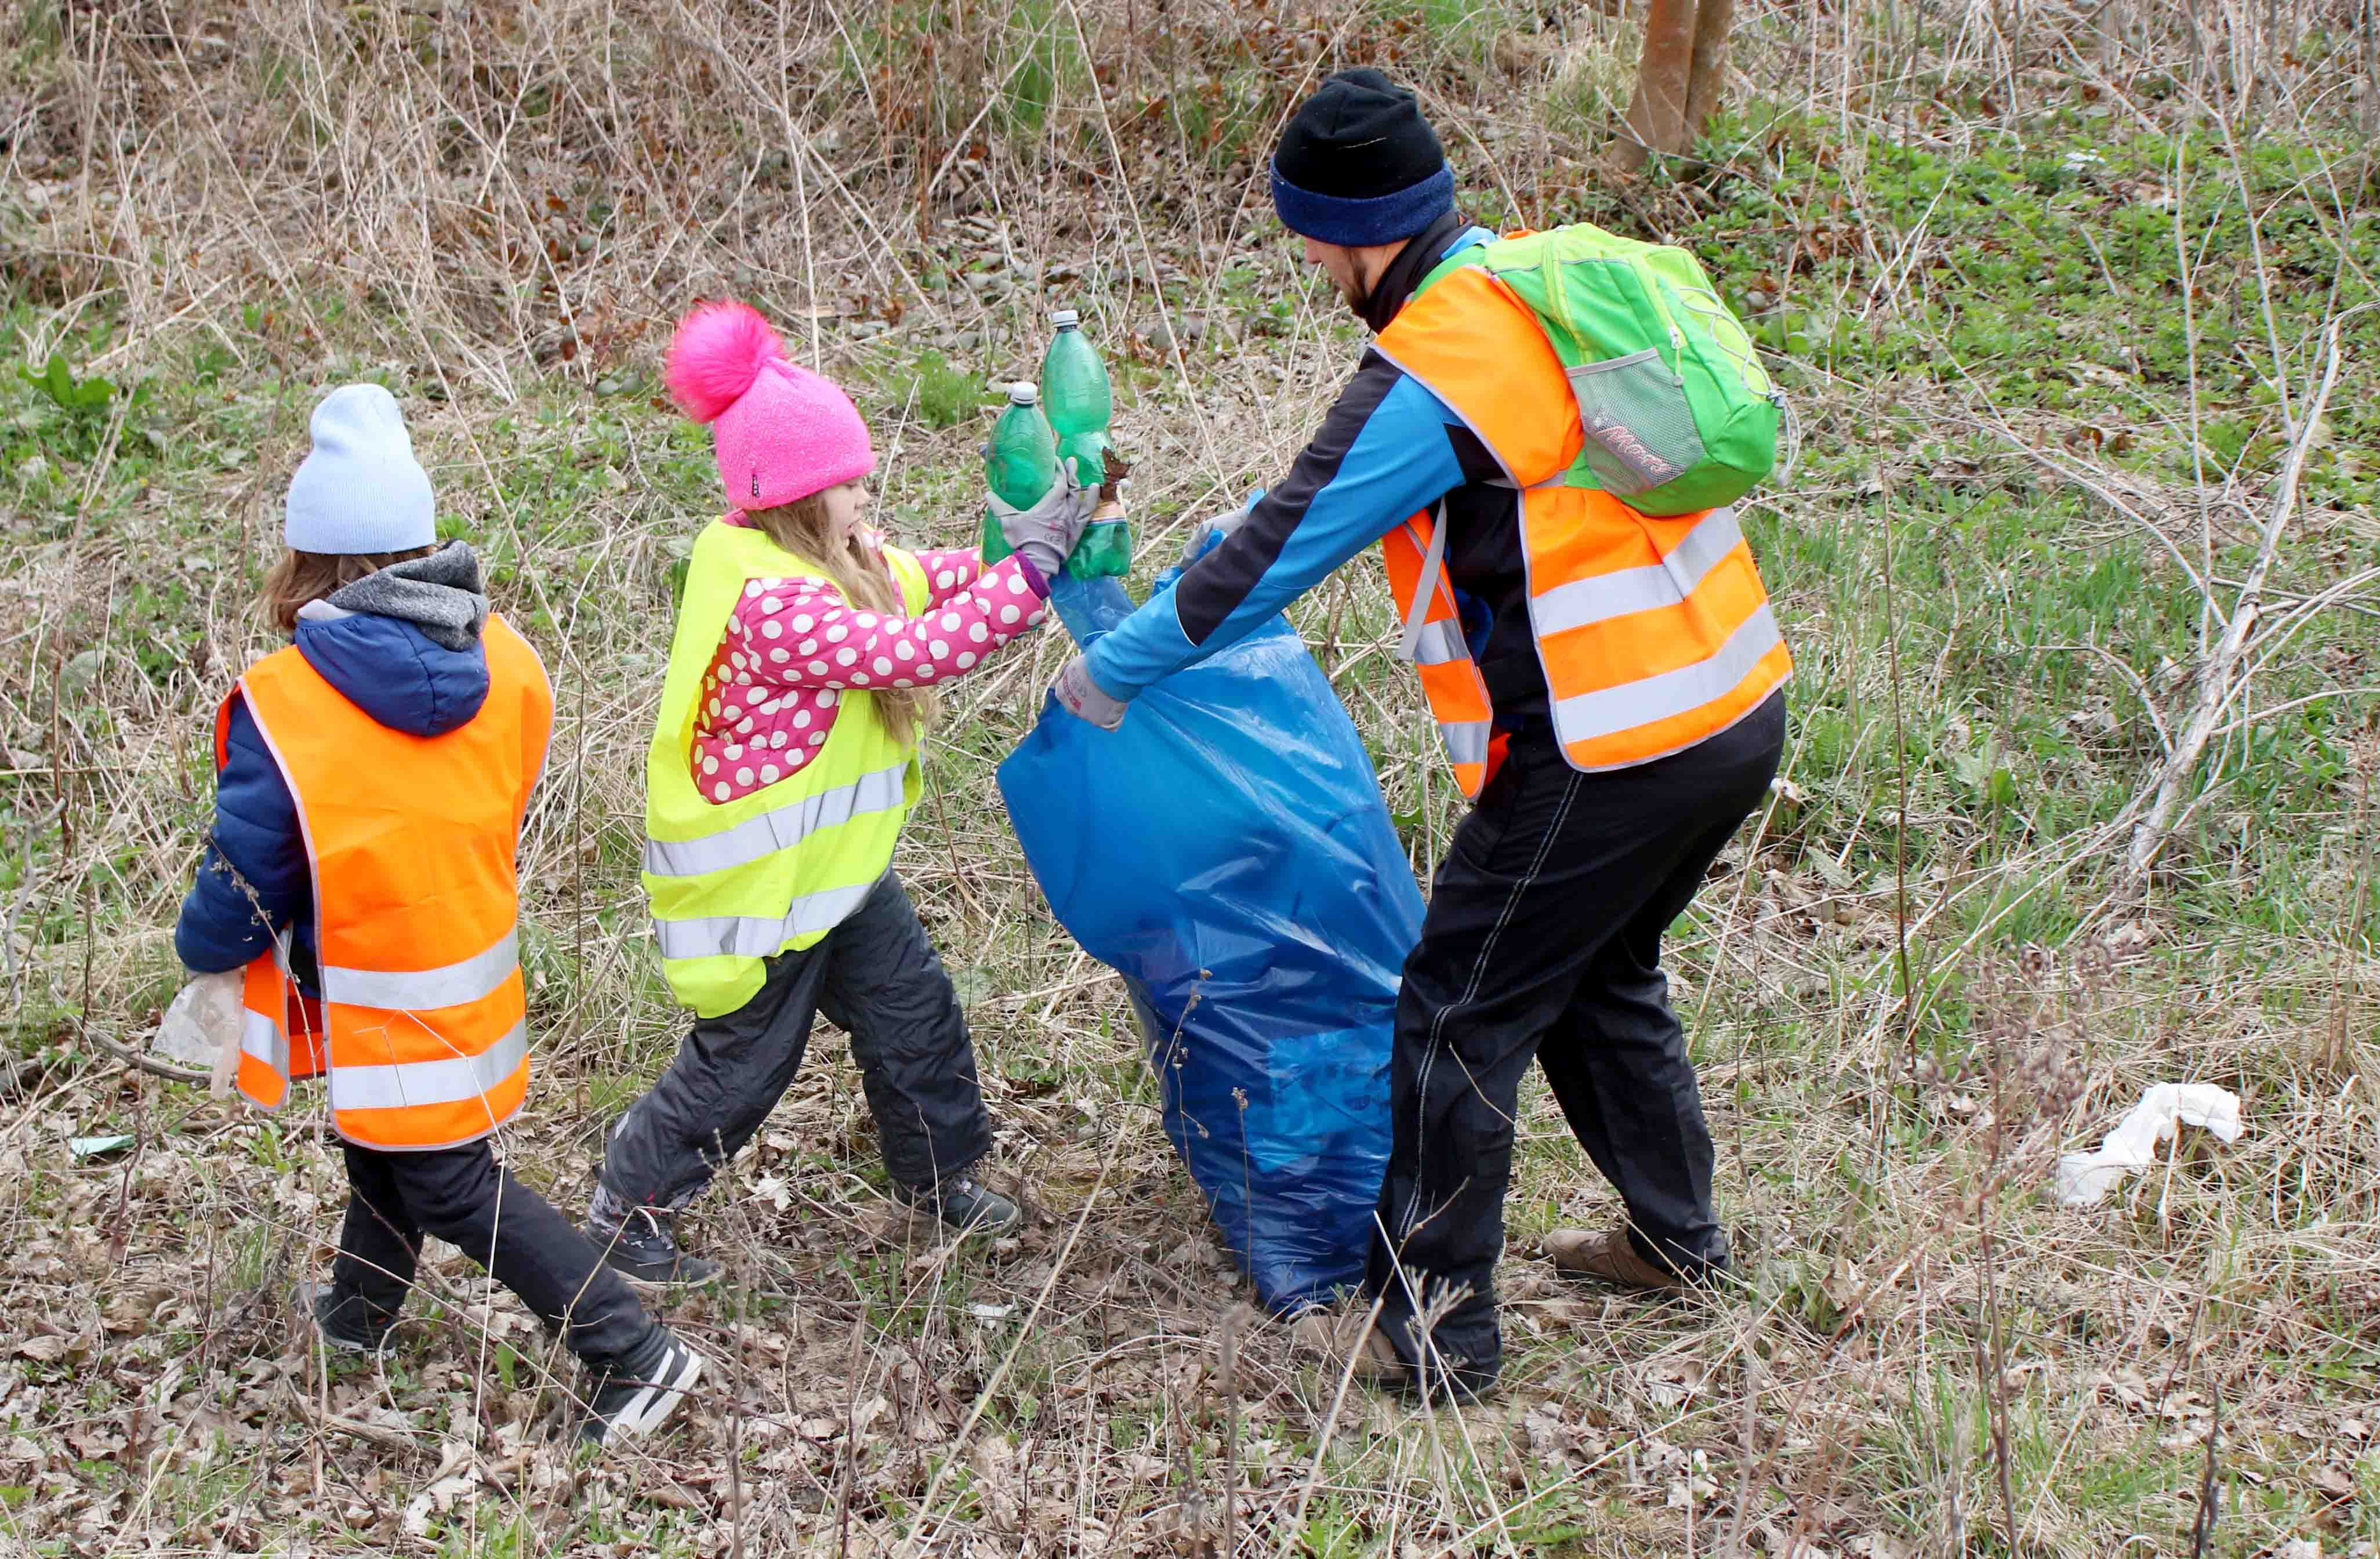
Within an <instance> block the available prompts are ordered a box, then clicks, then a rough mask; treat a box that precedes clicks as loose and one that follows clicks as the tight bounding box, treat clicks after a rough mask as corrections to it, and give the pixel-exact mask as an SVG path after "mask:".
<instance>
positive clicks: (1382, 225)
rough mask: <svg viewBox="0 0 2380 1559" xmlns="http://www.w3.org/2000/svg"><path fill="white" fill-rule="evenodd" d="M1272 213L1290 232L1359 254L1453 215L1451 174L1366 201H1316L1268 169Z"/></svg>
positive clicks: (1319, 198) (1449, 171)
mask: <svg viewBox="0 0 2380 1559" xmlns="http://www.w3.org/2000/svg"><path fill="white" fill-rule="evenodd" d="M1272 207H1273V210H1275V211H1277V212H1279V213H1281V225H1282V226H1284V227H1287V228H1288V229H1289V230H1290V231H1291V232H1293V233H1297V234H1301V235H1303V236H1304V237H1305V238H1319V239H1320V240H1322V241H1323V242H1324V243H1326V244H1343V245H1345V246H1346V247H1347V248H1349V249H1360V248H1362V247H1363V246H1364V245H1366V244H1392V243H1395V242H1397V241H1398V240H1399V239H1402V238H1412V237H1413V236H1414V235H1415V234H1416V233H1418V232H1421V231H1422V230H1423V229H1424V228H1426V227H1427V226H1428V225H1430V224H1431V223H1433V222H1436V221H1437V220H1438V219H1439V217H1441V216H1443V215H1445V214H1446V213H1448V212H1450V211H1452V210H1453V209H1454V172H1453V170H1452V169H1451V168H1443V167H1442V168H1439V170H1438V171H1437V172H1436V173H1434V174H1432V175H1430V176H1429V177H1427V178H1425V179H1423V180H1422V181H1421V182H1420V183H1419V184H1414V185H1408V186H1407V187H1406V188H1404V189H1397V190H1392V191H1390V193H1388V194H1386V195H1377V196H1374V197H1373V198H1372V199H1370V200H1368V201H1354V200H1349V199H1347V198H1345V197H1343V196H1340V195H1318V194H1316V193H1315V192H1314V191H1313V190H1311V189H1299V188H1298V187H1297V186H1296V185H1294V184H1292V183H1291V182H1289V180H1287V179H1285V178H1283V177H1281V168H1280V165H1279V164H1275V165H1274V167H1273V169H1272Z"/></svg>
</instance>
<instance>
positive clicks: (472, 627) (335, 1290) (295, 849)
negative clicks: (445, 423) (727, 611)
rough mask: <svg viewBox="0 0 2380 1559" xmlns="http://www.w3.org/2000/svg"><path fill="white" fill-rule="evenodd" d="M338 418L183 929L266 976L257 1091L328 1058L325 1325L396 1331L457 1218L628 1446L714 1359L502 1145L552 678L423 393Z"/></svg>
mask: <svg viewBox="0 0 2380 1559" xmlns="http://www.w3.org/2000/svg"><path fill="white" fill-rule="evenodd" d="M311 431H312V433H313V449H312V451H311V452H310V454H309V455H308V456H307V457H306V460H305V462H304V464H302V465H300V466H299V467H298V469H297V477H296V479H295V480H294V481H291V483H290V487H289V502H288V510H287V518H286V521H285V527H284V535H285V539H286V541H287V542H288V546H289V551H288V552H287V553H286V554H285V555H284V557H283V559H282V561H281V563H280V564H279V565H278V566H276V567H275V568H274V569H273V574H272V576H271V578H270V579H267V581H266V584H265V605H266V608H267V610H268V613H269V614H270V615H271V616H272V617H273V621H274V624H275V626H276V627H279V628H280V629H281V631H283V632H284V633H287V634H290V635H292V637H293V639H294V640H295V642H293V643H292V644H290V645H289V646H288V647H287V648H285V649H283V650H281V651H278V652H275V653H273V654H270V655H267V656H265V657H264V659H262V660H261V661H259V662H257V663H256V664H254V665H252V666H250V667H249V668H248V670H247V672H246V673H245V674H244V675H242V676H241V677H240V679H239V684H238V686H237V688H234V689H233V690H232V692H231V693H230V694H229V696H227V697H226V698H225V700H224V701H223V706H222V708H221V710H220V711H219V712H218V713H217V716H216V721H215V765H216V769H217V778H216V786H215V822H214V827H213V828H212V831H211V832H210V833H209V834H208V838H207V848H206V855H205V858H204V859H203V860H202V861H201V863H200V868H199V876H198V882H197V883H196V885H195V886H193V887H192V888H191V890H190V895H189V897H188V899H187V900H186V901H185V902H184V904H183V906H182V915H181V920H180V923H179V924H178V925H177V926H176V930H175V946H176V950H177V951H178V952H179V953H180V955H181V958H182V962H183V963H184V964H185V965H186V966H188V968H191V969H192V970H194V971H197V972H199V973H200V975H201V976H207V975H222V974H228V973H230V972H231V971H235V970H240V971H244V973H242V974H241V976H240V983H241V1007H242V1009H243V1010H242V1014H241V1025H240V1029H239V1032H238V1034H237V1041H238V1045H239V1050H238V1054H237V1079H238V1085H239V1090H240V1091H241V1092H242V1093H243V1094H245V1095H247V1096H248V1098H249V1100H251V1101H252V1102H255V1103H257V1104H259V1105H261V1106H262V1107H263V1108H265V1109H268V1110H277V1109H279V1108H280V1107H281V1106H282V1104H283V1103H284V1102H285V1100H286V1099H287V1097H288V1094H289V1090H290V1084H291V1082H292V1081H293V1080H294V1079H296V1078H308V1077H315V1076H322V1075H327V1077H328V1079H329V1091H330V1108H331V1124H332V1125H333V1127H335V1128H336V1130H337V1131H338V1134H339V1136H340V1138H341V1139H343V1148H344V1151H345V1153H346V1167H347V1180H348V1184H349V1186H350V1188H352V1190H353V1193H354V1194H353V1197H352V1198H351V1200H349V1201H348V1203H347V1212H346V1223H345V1224H344V1226H343V1228H342V1230H341V1233H340V1236H339V1253H338V1260H337V1261H336V1262H335V1264H334V1267H333V1269H332V1281H331V1282H330V1283H329V1284H328V1285H311V1284H309V1285H305V1286H304V1288H303V1289H302V1290H301V1293H300V1298H301V1301H302V1302H303V1303H304V1304H305V1305H306V1307H307V1309H308V1310H309V1311H310V1320H311V1321H312V1322H313V1324H314V1327H315V1329H316V1332H317V1334H319V1335H320V1336H321V1338H322V1342H323V1343H324V1345H325V1346H330V1347H334V1348H337V1349H340V1350H343V1351H348V1352H376V1351H378V1350H379V1349H380V1348H381V1347H382V1346H383V1345H384V1344H385V1343H386V1342H387V1340H388V1336H389V1334H390V1332H391V1331H392V1329H394V1327H395V1324H396V1320H397V1312H398V1309H399V1308H400V1307H401V1306H402V1305H403V1304H404V1303H405V1298H406V1295H407V1291H408V1290H409V1289H410V1288H411V1286H412V1282H413V1276H414V1269H415V1265H416V1263H417V1262H418V1261H419V1259H420V1255H421V1242H422V1236H424V1235H435V1236H438V1237H439V1238H441V1239H443V1240H446V1241H449V1242H450V1243H452V1244H455V1245H457V1246H460V1247H461V1248H462V1249H463V1250H464V1252H465V1253H466V1254H468V1256H470V1257H471V1258H472V1259H473V1260H474V1261H478V1262H480V1264H481V1265H482V1266H484V1267H486V1268H488V1269H489V1271H491V1272H492V1273H494V1275H495V1277H496V1280H497V1281H498V1282H500V1283H502V1284H503V1285H504V1286H505V1287H507V1288H509V1289H511V1290H512V1291H513V1292H514V1293H515V1294H516V1295H518V1296H519V1297H520V1298H521V1299H522V1301H523V1302H524V1303H526V1304H527V1305H528V1307H529V1309H532V1310H534V1311H535V1312H536V1313H537V1315H538V1317H539V1318H540V1320H542V1321H544V1322H545V1323H546V1324H547V1325H548V1326H549V1327H552V1328H554V1329H556V1330H558V1331H559V1332H560V1333H561V1334H562V1335H563V1338H564V1340H565V1342H566V1343H567V1344H568V1346H569V1347H570V1348H571V1350H572V1351H573V1352H575V1353H576V1354H577V1355H578V1357H579V1358H580V1359H581V1360H582V1361H583V1362H585V1364H586V1365H587V1366H588V1369H589V1375H590V1377H591V1381H590V1390H589V1396H588V1404H587V1406H588V1413H587V1415H586V1418H585V1420H584V1423H583V1426H582V1428H581V1431H580V1432H581V1433H582V1435H583V1436H584V1437H585V1438H587V1439H589V1440H592V1441H595V1442H598V1443H612V1442H615V1441H619V1440H623V1439H625V1438H627V1437H629V1436H632V1435H636V1434H639V1433H642V1432H644V1431H647V1430H650V1429H651V1428H653V1427H654V1426H656V1425H658V1424H659V1423H661V1421H662V1419H666V1418H667V1417H668V1416H669V1415H670V1413H671V1411H672V1410H673V1409H674V1408H675V1407H676V1406H677V1405H678V1403H679V1402H680V1401H681V1400H682V1399H683V1398H684V1396H685V1395H686V1391H687V1390H688V1388H689V1387H691V1386H692V1385H693V1383H694V1382H695V1381H696V1379H697V1378H698V1377H699V1376H700V1374H701V1373H702V1370H703V1361H702V1359H701V1358H700V1356H698V1354H696V1353H695V1352H694V1351H693V1350H692V1349H690V1348H688V1347H687V1346H686V1345H685V1344H684V1343H683V1342H681V1341H679V1340H678V1338H677V1337H676V1336H674V1334H671V1333H670V1331H669V1330H668V1329H667V1328H665V1327H663V1326H662V1325H660V1324H659V1323H657V1322H655V1321H653V1320H652V1319H651V1318H650V1317H649V1316H648V1315H646V1314H645V1312H644V1309H643V1307H641V1306H640V1305H638V1304H637V1299H636V1297H635V1296H634V1295H633V1294H632V1293H630V1291H629V1289H628V1286H627V1284H626V1282H625V1280H624V1279H622V1278H621V1277H620V1276H619V1274H617V1273H614V1272H613V1271H612V1270H611V1269H610V1268H609V1267H607V1266H605V1265H604V1264H603V1260H602V1257H601V1253H600V1252H599V1251H598V1250H597V1249H596V1248H595V1247H594V1245H593V1244H592V1243H590V1242H589V1240H588V1238H587V1236H585V1235H583V1234H581V1233H580V1232H579V1231H578V1229H577V1227H576V1226H575V1225H574V1224H571V1223H570V1222H569V1221H568V1220H567V1219H565V1218H564V1217H563V1215H562V1214H561V1213H560V1212H556V1211H555V1210H554V1209H553V1207H552V1206H551V1205H550V1204H548V1203H547V1201H546V1200H545V1199H544V1198H542V1197H540V1196H539V1195H538V1194H537V1193H536V1192H535V1191H533V1190H531V1189H530V1188H528V1187H527V1186H524V1185H522V1184H521V1183H520V1182H519V1181H517V1180H516V1179H514V1178H513V1176H512V1175H511V1173H510V1172H509V1171H507V1170H506V1169H505V1168H504V1166H503V1165H502V1164H501V1163H499V1162H498V1161H497V1159H496V1156H495V1154H494V1153H493V1152H492V1151H491V1139H492V1136H493V1134H494V1133H495V1131H496V1130H497V1128H499V1127H502V1126H504V1124H505V1123H506V1122H507V1121H509V1120H511V1119H512V1118H513V1116H514V1115H515V1114H517V1113H518V1112H519V1110H520V1107H521V1101H522V1098H523V1096H524V1094H525V1093H526V1092H527V1090H528V1073H529V1051H528V1021H527V1005H526V995H525V992H524V988H523V985H522V980H521V968H520V956H519V945H520V933H519V925H518V918H519V912H520V891H519V882H518V879H517V877H516V870H517V868H516V854H517V852H518V848H519V844H520V827H521V819H522V816H523V814H524V813H525V812H526V810H527V809H528V798H529V792H530V790H531V789H532V788H533V787H534V786H536V784H537V778H538V773H539V771H540V769H541V768H542V767H543V765H544V762H545V749H546V739H547V737H548V735H549V734H550V732H551V730H552V727H553V688H552V686H551V685H550V684H549V683H548V682H547V680H546V676H545V668H544V667H543V666H542V665H541V664H539V661H538V658H537V652H535V651H533V650H531V649H530V648H529V646H528V641H527V640H525V639H522V638H521V637H520V636H519V635H518V634H516V633H515V632H514V631H513V630H512V628H511V627H509V626H508V625H507V624H506V623H505V622H504V619H503V618H502V617H499V616H496V615H493V614H492V613H491V612H490V611H489V610H488V598H487V597H486V596H485V595H483V594H481V593H480V564H479V560H478V559H477V558H476V557H474V556H473V555H472V553H471V549H470V548H469V547H468V546H467V545H465V544H464V543H463V542H447V543H446V544H445V545H444V546H443V547H442V546H439V545H438V544H437V530H436V526H435V516H434V512H433V505H432V500H431V491H430V480H429V478H428V476H427V475H426V474H424V472H423V471H422V469H421V467H420V465H419V463H418V462H417V461H416V460H415V459H414V457H413V445H412V441H411V439H410V437H409V436H408V435H407V432H406V429H405V422H404V420H403V418H402V417H401V416H400V415H399V413H398V410H397V406H396V401H395V397H393V396H390V394H389V393H388V392H387V391H386V390H384V389H383V388H381V387H380V386H379V385H377V384H350V385H347V386H346V387H345V388H343V389H338V390H334V391H333V392H332V393H331V394H330V395H329V396H325V397H324V398H323V400H322V404H321V405H319V406H318V407H316V408H314V414H313V417H312V420H311ZM226 1048H228V1047H226Z"/></svg>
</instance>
